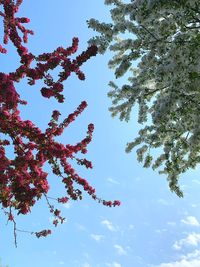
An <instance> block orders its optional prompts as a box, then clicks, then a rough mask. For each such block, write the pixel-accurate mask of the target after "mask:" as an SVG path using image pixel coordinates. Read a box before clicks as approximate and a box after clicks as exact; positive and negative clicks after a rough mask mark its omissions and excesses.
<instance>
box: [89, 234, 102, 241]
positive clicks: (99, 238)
mask: <svg viewBox="0 0 200 267" xmlns="http://www.w3.org/2000/svg"><path fill="white" fill-rule="evenodd" d="M90 236H91V238H92V239H94V240H95V241H97V242H99V241H101V240H102V239H103V238H104V236H103V235H95V234H91V235H90Z"/></svg>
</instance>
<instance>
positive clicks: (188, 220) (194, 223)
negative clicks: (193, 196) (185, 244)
mask: <svg viewBox="0 0 200 267" xmlns="http://www.w3.org/2000/svg"><path fill="white" fill-rule="evenodd" d="M181 222H182V223H184V224H188V225H191V226H200V224H199V222H198V221H197V219H196V218H195V217H194V216H187V217H186V218H185V219H183V220H181Z"/></svg>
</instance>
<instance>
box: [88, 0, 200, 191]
mask: <svg viewBox="0 0 200 267" xmlns="http://www.w3.org/2000/svg"><path fill="white" fill-rule="evenodd" d="M105 4H107V5H112V4H113V5H114V6H113V8H112V9H111V10H110V13H111V18H112V21H113V23H109V24H106V23H101V22H99V21H97V20H94V19H91V20H90V21H89V22H88V25H89V27H91V28H92V29H94V30H96V31H97V32H99V33H100V35H99V36H97V37H95V38H93V39H91V40H90V43H95V44H97V45H98V46H99V47H100V48H101V49H100V51H101V52H102V53H104V52H105V51H106V50H107V49H109V50H111V51H112V52H113V53H114V56H113V58H112V59H111V60H110V61H109V67H110V68H114V69H115V75H116V78H119V77H121V76H123V75H124V74H125V73H127V72H128V73H129V74H130V77H129V79H128V82H127V84H125V85H123V86H122V87H121V88H119V87H118V86H117V85H116V84H115V83H114V82H110V86H111V87H112V90H111V91H110V92H109V94H108V95H109V96H110V97H111V98H112V104H113V105H112V107H111V108H110V111H111V113H112V115H113V116H115V115H119V116H120V119H121V120H127V121H128V120H129V119H130V115H131V110H132V107H133V106H134V105H135V104H136V103H138V104H139V114H138V122H139V123H142V124H144V128H143V129H142V130H140V131H139V136H138V137H137V138H136V139H135V140H134V141H133V142H130V143H128V144H127V149H126V151H127V152H130V151H131V150H132V149H133V148H134V147H135V146H137V145H140V144H141V145H142V147H141V148H139V149H138V150H137V155H138V160H139V161H143V162H144V167H149V166H151V167H152V168H153V169H156V168H160V173H165V174H166V175H167V179H168V181H169V186H170V189H171V190H172V191H174V192H176V193H177V195H179V196H182V191H181V190H180V188H179V186H178V179H179V175H180V174H181V173H183V172H185V171H187V170H188V169H190V168H195V167H196V165H197V164H198V163H200V49H199V48H200V5H199V1H198V0H188V1H185V0H179V1H174V0H168V1H165V0H130V2H129V3H127V1H126V3H125V2H123V1H120V0H106V1H105ZM135 61H136V63H137V67H136V68H135V69H134V70H132V69H131V67H132V66H133V64H134V63H135ZM153 148H159V150H158V152H160V151H161V155H160V156H158V157H156V158H155V159H154V160H153V157H152V155H151V154H150V152H151V153H152V149H153ZM155 154H156V153H154V157H155Z"/></svg>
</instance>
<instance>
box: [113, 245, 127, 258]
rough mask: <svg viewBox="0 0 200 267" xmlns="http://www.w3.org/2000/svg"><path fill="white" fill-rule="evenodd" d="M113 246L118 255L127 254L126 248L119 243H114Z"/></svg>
mask: <svg viewBox="0 0 200 267" xmlns="http://www.w3.org/2000/svg"><path fill="white" fill-rule="evenodd" d="M114 248H115V249H116V250H117V254H118V255H120V256H122V255H126V254H127V252H126V250H125V249H124V248H123V247H122V246H120V245H114Z"/></svg>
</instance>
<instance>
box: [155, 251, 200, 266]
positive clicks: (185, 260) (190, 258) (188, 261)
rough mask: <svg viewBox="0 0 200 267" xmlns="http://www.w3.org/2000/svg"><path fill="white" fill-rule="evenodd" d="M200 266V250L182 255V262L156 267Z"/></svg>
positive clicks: (162, 264)
mask: <svg viewBox="0 0 200 267" xmlns="http://www.w3.org/2000/svg"><path fill="white" fill-rule="evenodd" d="M199 266H200V250H195V251H193V252H192V253H188V254H186V255H182V256H181V258H180V260H178V261H173V262H168V263H161V264H160V265H157V266H154V267H199Z"/></svg>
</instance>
